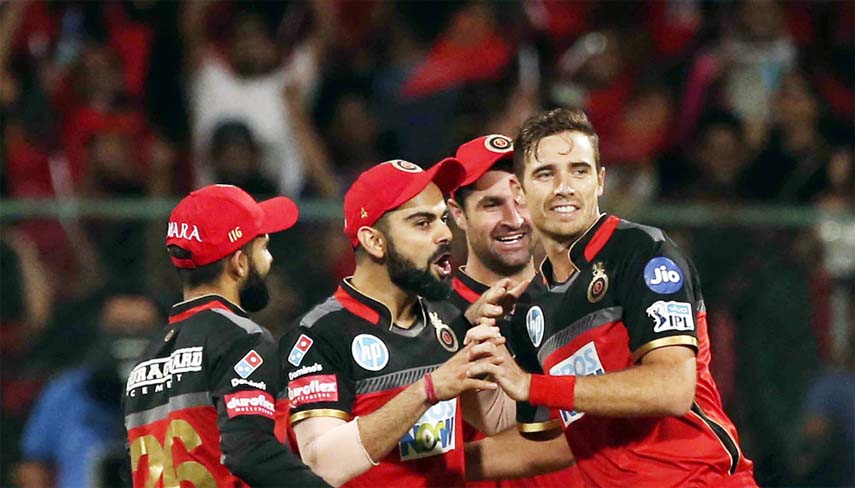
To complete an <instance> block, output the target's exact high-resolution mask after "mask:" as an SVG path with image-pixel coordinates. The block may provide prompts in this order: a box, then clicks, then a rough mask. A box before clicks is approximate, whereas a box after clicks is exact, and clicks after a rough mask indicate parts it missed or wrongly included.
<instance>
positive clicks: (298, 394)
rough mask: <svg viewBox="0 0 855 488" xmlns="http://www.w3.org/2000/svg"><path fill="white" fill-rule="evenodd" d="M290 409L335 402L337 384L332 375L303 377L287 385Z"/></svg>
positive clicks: (336, 399)
mask: <svg viewBox="0 0 855 488" xmlns="http://www.w3.org/2000/svg"><path fill="white" fill-rule="evenodd" d="M288 399H289V400H290V401H291V407H299V406H300V405H305V404H306V403H316V402H337V401H338V383H337V382H336V378H335V375H334V374H319V375H312V376H305V377H303V378H300V379H297V380H294V381H291V382H289V383H288Z"/></svg>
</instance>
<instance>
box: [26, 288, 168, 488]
mask: <svg viewBox="0 0 855 488" xmlns="http://www.w3.org/2000/svg"><path fill="white" fill-rule="evenodd" d="M160 319H161V317H160V314H159V311H158V309H157V307H156V305H155V304H154V302H152V301H151V300H149V299H148V298H146V297H144V296H139V295H113V296H110V297H108V298H107V299H106V300H105V301H104V304H103V308H102V310H101V317H100V327H99V332H100V338H99V340H98V341H97V343H96V347H94V348H93V349H92V351H91V356H90V359H89V360H88V361H86V363H85V364H84V365H83V366H80V367H78V368H75V369H72V370H70V371H67V372H65V373H62V374H60V375H59V376H58V377H56V378H55V379H53V380H52V381H50V383H48V384H47V385H46V386H45V388H44V390H43V391H42V393H41V395H40V396H39V399H38V401H37V402H36V405H35V408H34V409H33V412H32V413H31V415H30V418H29V420H28V421H27V425H26V428H25V431H24V434H23V437H22V439H21V451H22V459H23V461H22V463H21V464H20V466H19V468H18V481H19V483H20V486H21V487H22V488H31V487H32V488H35V487H39V488H41V487H45V486H57V487H77V486H79V487H97V486H103V487H107V486H115V483H116V482H117V481H118V480H119V479H120V478H118V477H117V476H116V475H115V474H114V473H106V472H104V471H105V470H104V469H102V468H103V467H104V464H103V461H104V460H105V459H107V457H108V456H109V455H111V451H115V450H118V451H119V452H124V447H123V446H124V442H123V440H124V429H123V427H122V414H121V405H120V402H121V398H122V389H123V387H124V383H125V380H126V378H127V375H128V373H129V372H130V368H131V367H132V366H133V364H134V360H135V359H136V358H137V356H139V355H140V354H141V353H142V351H143V349H144V348H145V346H146V344H147V343H148V339H149V336H150V335H151V334H152V333H153V332H154V331H155V330H156V329H157V327H158V325H159V322H160ZM58 439H61V442H58Z"/></svg>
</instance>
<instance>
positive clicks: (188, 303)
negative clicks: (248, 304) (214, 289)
mask: <svg viewBox="0 0 855 488" xmlns="http://www.w3.org/2000/svg"><path fill="white" fill-rule="evenodd" d="M211 309H221V310H228V311H230V312H233V313H235V314H237V315H240V316H241V317H246V318H249V314H247V313H246V311H244V309H242V308H240V306H238V305H235V304H234V303H232V302H230V301H229V300H228V299H226V298H225V297H222V296H220V295H205V296H201V297H196V298H191V299H190V300H185V301H183V302H180V303H176V304H175V305H173V306H172V310H170V311H169V323H170V324H174V323H176V322H181V321H182V320H187V319H189V318H190V317H192V316H193V315H196V314H197V313H199V312H201V311H203V310H211Z"/></svg>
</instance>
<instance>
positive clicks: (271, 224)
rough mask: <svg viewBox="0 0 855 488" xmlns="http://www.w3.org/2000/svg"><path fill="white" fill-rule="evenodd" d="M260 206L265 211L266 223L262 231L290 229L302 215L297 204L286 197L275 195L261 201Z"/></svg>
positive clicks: (271, 231) (272, 231) (267, 232)
mask: <svg viewBox="0 0 855 488" xmlns="http://www.w3.org/2000/svg"><path fill="white" fill-rule="evenodd" d="M258 206H259V207H261V210H262V212H264V223H263V224H262V225H261V232H263V233H265V234H272V233H274V232H281V231H283V230H285V229H290V228H291V227H293V226H294V224H296V223H297V218H298V217H299V215H300V212H299V210H298V209H297V204H296V203H294V202H293V201H291V199H290V198H286V197H275V198H271V199H270V200H265V201H263V202H259V203H258Z"/></svg>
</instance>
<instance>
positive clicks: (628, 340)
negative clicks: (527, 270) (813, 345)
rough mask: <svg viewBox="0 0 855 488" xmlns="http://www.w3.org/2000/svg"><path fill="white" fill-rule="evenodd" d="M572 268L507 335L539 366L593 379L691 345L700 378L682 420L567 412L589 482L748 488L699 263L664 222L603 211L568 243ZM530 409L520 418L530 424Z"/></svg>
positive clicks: (546, 272) (523, 357) (545, 269)
mask: <svg viewBox="0 0 855 488" xmlns="http://www.w3.org/2000/svg"><path fill="white" fill-rule="evenodd" d="M568 257H569V259H570V262H571V263H573V265H574V267H575V268H576V272H574V273H573V275H572V276H571V277H570V278H569V280H568V281H566V282H564V283H553V282H551V281H550V278H551V276H552V272H551V266H550V263H549V261H548V260H547V261H545V262H544V264H543V266H542V267H541V274H542V275H543V276H544V277H545V280H544V282H545V283H546V289H545V290H541V291H539V292H537V293H535V294H532V295H530V297H531V300H532V303H531V304H528V305H525V306H522V307H520V308H519V309H518V313H517V314H515V316H514V322H513V325H512V335H513V337H512V339H511V342H512V344H513V345H514V347H515V349H516V350H517V359H518V361H519V362H520V363H521V364H522V365H523V366H524V367H526V368H527V369H529V370H531V371H532V372H538V373H539V372H541V371H543V372H546V373H547V374H551V375H577V376H578V375H593V374H605V373H611V372H617V371H621V370H624V369H626V368H629V367H631V366H633V365H635V364H636V363H637V362H638V361H639V360H640V359H641V357H642V356H644V355H645V354H646V353H647V352H649V351H651V350H653V349H656V348H659V347H664V346H673V345H683V346H687V347H690V348H692V349H694V350H695V351H696V354H697V386H696V392H695V399H694V403H693V404H692V408H691V411H690V412H689V413H687V414H686V415H684V416H682V417H643V418H615V417H603V416H595V415H590V414H584V413H579V412H566V411H561V412H560V420H561V422H562V423H563V426H564V428H565V435H566V436H567V439H568V441H569V443H570V446H571V449H572V450H573V454H574V455H575V457H576V461H577V466H578V467H579V471H580V473H581V475H582V477H583V478H584V483H585V485H591V486H633V487H641V486H650V487H654V486H655V487H664V486H698V485H702V486H707V485H714V486H727V485H732V486H736V485H738V486H751V485H753V484H754V481H753V475H752V463H751V461H749V460H748V459H746V458H745V456H744V455H743V453H742V451H741V450H740V448H739V443H738V438H737V434H736V429H735V427H734V426H733V423H732V422H731V421H730V419H728V417H727V415H726V414H725V413H724V410H723V408H722V405H721V400H720V398H719V394H718V391H717V390H716V385H715V382H714V381H713V378H712V376H711V375H710V370H709V362H710V350H709V339H708V337H707V323H706V309H705V307H704V300H703V297H702V296H701V289H700V283H699V280H698V276H697V273H696V272H695V269H694V266H693V265H692V263H691V262H690V261H689V260H688V259H686V258H685V257H683V255H682V253H681V252H680V251H679V250H678V248H677V246H676V245H675V244H674V243H673V241H671V239H670V238H668V237H667V236H666V235H665V233H664V232H662V231H661V230H660V229H657V228H653V227H647V226H642V225H638V224H634V223H631V222H627V221H625V220H621V219H619V218H617V217H614V216H607V215H602V216H601V217H600V218H599V219H598V221H597V222H596V223H595V224H594V225H593V226H592V227H591V228H590V229H589V230H588V231H587V232H585V233H584V234H583V235H582V236H581V237H580V238H579V239H577V240H576V242H575V243H573V245H571V246H570V249H569V251H568ZM530 414H531V410H526V409H525V408H523V409H521V410H520V411H519V412H518V420H519V421H520V422H521V423H526V422H532V421H535V422H536V421H537V420H532V418H531V415H530Z"/></svg>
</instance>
